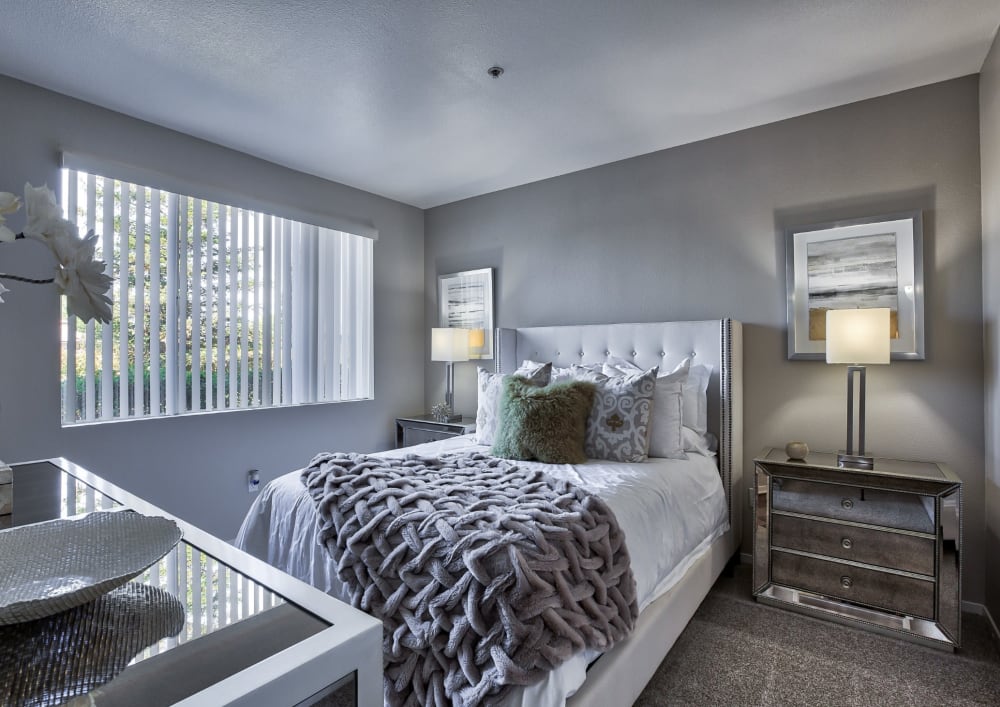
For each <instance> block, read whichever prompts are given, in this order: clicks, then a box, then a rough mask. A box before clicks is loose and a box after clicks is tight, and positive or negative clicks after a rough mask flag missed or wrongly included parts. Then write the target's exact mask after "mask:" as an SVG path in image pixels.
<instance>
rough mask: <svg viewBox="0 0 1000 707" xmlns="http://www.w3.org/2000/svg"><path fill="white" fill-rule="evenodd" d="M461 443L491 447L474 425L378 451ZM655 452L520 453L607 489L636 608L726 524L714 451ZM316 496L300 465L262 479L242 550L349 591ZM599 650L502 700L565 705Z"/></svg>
mask: <svg viewBox="0 0 1000 707" xmlns="http://www.w3.org/2000/svg"><path fill="white" fill-rule="evenodd" d="M457 451H482V452H488V447H483V446H480V445H477V444H476V443H475V436H474V435H466V436H462V437H453V438H450V439H446V440H442V441H438V442H429V443H427V444H421V445H417V446H415V447H409V448H406V449H395V450H391V451H387V452H379V453H377V456H381V457H400V456H403V455H405V454H411V453H415V454H423V455H437V454H443V453H447V452H457ZM688 457H689V458H688V459H686V460H684V459H652V458H651V459H648V460H646V461H645V462H641V463H619V462H609V461H603V460H590V461H587V462H586V463H584V464H579V465H571V464H562V465H553V464H538V463H534V462H519V463H521V464H524V465H526V466H530V467H537V468H540V469H543V470H544V471H545V472H546V473H548V474H550V475H551V476H554V477H556V478H560V479H566V480H568V481H571V482H573V483H575V484H577V485H579V486H581V487H582V488H584V489H586V490H587V491H590V492H591V493H594V494H596V495H598V496H600V497H601V498H603V499H604V500H605V501H606V502H607V504H608V506H609V507H610V508H611V510H612V511H613V512H614V514H615V516H616V517H617V518H618V523H619V524H620V525H621V527H622V530H623V531H624V533H625V542H626V544H627V547H628V551H629V554H630V556H631V563H632V572H633V574H634V575H635V580H636V590H637V592H636V596H637V601H638V604H639V610H640V611H642V609H644V608H645V607H646V606H647V605H648V604H649V603H650V602H652V601H654V600H655V599H657V598H658V597H660V596H662V595H663V594H664V593H665V592H667V591H668V590H669V589H670V588H671V587H672V586H673V585H674V584H676V583H677V581H678V580H679V579H680V578H681V577H682V576H683V575H684V572H685V571H686V570H687V568H688V567H689V566H690V565H691V564H692V563H693V562H694V561H695V560H696V559H697V558H698V557H700V556H701V554H702V553H703V552H705V551H706V550H707V548H708V547H709V545H710V544H711V543H712V541H714V540H715V539H716V538H718V537H719V536H720V535H722V534H723V533H724V532H726V531H727V530H728V529H729V521H728V505H727V503H726V496H725V492H724V490H723V487H722V479H721V478H720V476H719V470H718V467H717V465H716V460H715V458H714V457H709V456H704V455H701V454H688ZM316 518H317V513H316V506H315V504H314V502H313V500H312V498H311V497H310V496H309V495H308V493H306V490H305V488H304V487H303V486H302V483H301V481H300V480H299V473H298V472H291V473H289V474H285V475H283V476H280V477H278V478H277V479H274V480H273V481H271V482H269V483H268V484H266V485H265V486H264V488H263V489H262V490H261V492H260V495H259V496H258V497H257V499H256V500H255V501H254V503H253V505H252V506H251V508H250V511H249V513H248V514H247V517H246V519H245V520H244V522H243V526H242V527H241V528H240V532H239V535H238V537H237V539H236V544H237V546H238V547H239V548H241V549H242V550H245V551H246V552H249V553H250V554H252V555H255V556H257V557H259V558H261V559H263V560H265V561H267V562H268V563H269V564H271V565H273V566H275V567H278V568H280V569H282V570H284V571H285V572H288V573H289V574H291V575H292V576H294V577H297V578H299V579H301V580H303V581H305V582H308V583H309V584H311V585H313V586H315V587H318V588H319V589H322V590H324V591H326V592H328V593H331V594H333V595H335V596H338V597H342V596H343V593H342V591H341V590H342V587H341V583H340V580H339V579H338V578H337V575H336V567H335V565H334V563H333V562H332V560H331V558H330V556H329V555H328V554H327V551H326V549H325V548H324V547H322V546H320V545H319V544H317V542H316V537H315V535H316ZM595 657H596V653H594V654H588V653H580V654H578V655H577V656H574V657H573V658H572V659H570V660H569V661H567V662H566V663H564V664H563V665H561V666H560V667H559V669H558V670H555V671H553V672H552V674H550V676H549V678H548V679H547V680H544V681H543V682H542V683H540V684H538V685H533V686H530V687H528V688H525V689H524V690H516V691H514V692H513V694H512V695H511V697H510V699H508V700H506V701H505V705H508V706H509V707H515V706H520V705H525V706H527V705H562V704H564V703H565V699H566V698H567V697H569V696H570V695H572V694H573V693H574V692H575V691H576V690H577V689H578V688H579V686H580V685H581V684H582V683H583V680H584V678H585V677H586V668H587V665H588V664H589V663H590V661H591V660H593V658H595Z"/></svg>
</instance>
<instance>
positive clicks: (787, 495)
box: [772, 478, 934, 534]
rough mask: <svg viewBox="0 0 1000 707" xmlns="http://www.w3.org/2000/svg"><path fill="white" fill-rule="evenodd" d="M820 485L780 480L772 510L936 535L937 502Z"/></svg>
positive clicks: (879, 492) (809, 482) (916, 497)
mask: <svg viewBox="0 0 1000 707" xmlns="http://www.w3.org/2000/svg"><path fill="white" fill-rule="evenodd" d="M921 498H922V497H921V496H918V495H915V494H910V493H903V492H898V491H883V490H880V489H871V488H858V487H856V486H846V485H842V484H827V483H823V482H820V481H804V480H802V479H784V478H776V479H775V480H774V492H773V498H772V508H773V509H774V510H776V511H790V512H792V513H803V514H806V515H812V516H820V517H822V518H834V519H837V520H850V521H854V522H856V523H867V524H869V525H880V526H883V527H886V528H899V529H901V530H913V531H916V532H921V533H930V534H933V533H934V518H933V514H934V512H933V508H934V504H933V498H930V497H928V501H929V503H928V504H926V505H925V504H924V503H923V502H921Z"/></svg>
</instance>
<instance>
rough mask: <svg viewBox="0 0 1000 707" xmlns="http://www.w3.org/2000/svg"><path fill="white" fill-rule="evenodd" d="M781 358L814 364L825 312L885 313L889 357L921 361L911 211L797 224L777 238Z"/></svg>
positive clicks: (919, 246) (919, 240) (917, 258)
mask: <svg viewBox="0 0 1000 707" xmlns="http://www.w3.org/2000/svg"><path fill="white" fill-rule="evenodd" d="M785 257H786V266H785V277H786V283H787V284H786V286H787V298H788V358H790V359H815V360H822V359H824V358H825V354H826V312H827V310H829V309H857V308H861V309H865V308H871V307H887V308H888V309H889V310H890V337H891V339H892V341H891V342H890V343H891V345H890V351H891V357H892V358H893V359H922V358H924V272H923V222H922V219H921V213H920V212H919V211H910V212H906V213H902V214H892V215H890V216H881V217H876V218H865V219H855V220H851V221H838V222H835V223H826V224H818V225H814V226H801V227H796V228H793V229H789V230H788V231H787V232H786V234H785Z"/></svg>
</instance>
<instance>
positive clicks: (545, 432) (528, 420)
mask: <svg viewBox="0 0 1000 707" xmlns="http://www.w3.org/2000/svg"><path fill="white" fill-rule="evenodd" d="M594 390H595V386H594V384H593V383H588V382H586V381H569V382H567V383H554V384H552V385H549V386H546V387H544V388H540V387H538V386H536V385H532V384H531V383H530V382H528V381H527V380H525V379H524V378H521V377H520V376H511V377H509V378H507V379H506V380H505V381H504V382H503V391H504V392H503V397H502V399H501V402H500V427H499V429H498V430H497V435H496V441H495V442H494V443H493V449H492V452H493V454H494V455H495V456H498V457H503V458H505V459H523V460H525V461H528V460H537V461H540V462H544V463H545V464H582V463H583V462H585V461H587V455H586V453H584V451H583V440H584V436H585V435H586V429H587V418H588V416H589V415H590V410H591V408H592V407H593V400H594Z"/></svg>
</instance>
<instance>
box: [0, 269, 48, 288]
mask: <svg viewBox="0 0 1000 707" xmlns="http://www.w3.org/2000/svg"><path fill="white" fill-rule="evenodd" d="M0 280H16V281H17V282H30V283H31V284H32V285H48V284H50V283H53V282H55V281H56V279H55V278H54V277H47V278H44V279H41V280H39V279H37V278H34V277H21V276H20V275H10V274H8V273H5V272H0Z"/></svg>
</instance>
